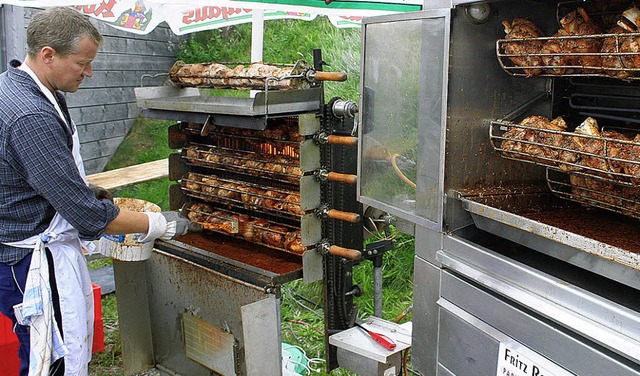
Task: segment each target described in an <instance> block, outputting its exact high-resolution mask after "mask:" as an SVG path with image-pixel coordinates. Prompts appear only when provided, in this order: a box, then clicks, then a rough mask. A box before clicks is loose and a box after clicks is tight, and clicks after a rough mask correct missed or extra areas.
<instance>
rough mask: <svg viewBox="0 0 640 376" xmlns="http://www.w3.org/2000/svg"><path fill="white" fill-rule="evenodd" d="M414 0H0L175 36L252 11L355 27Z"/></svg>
mask: <svg viewBox="0 0 640 376" xmlns="http://www.w3.org/2000/svg"><path fill="white" fill-rule="evenodd" d="M417 1H418V0H387V1H383V0H369V1H362V0H348V1H345V0H340V1H325V0H242V1H235V0H100V1H97V0H0V4H11V5H19V6H27V7H51V6H74V7H75V8H76V9H77V10H78V11H80V12H82V13H83V14H86V15H88V16H90V17H93V18H96V19H99V20H101V21H103V22H105V23H107V24H109V25H110V26H113V27H115V28H117V29H120V30H124V31H128V32H132V33H136V34H148V33H150V32H151V31H152V30H153V29H154V28H155V27H156V26H158V24H160V23H161V22H166V23H167V24H168V25H169V27H170V28H171V30H172V31H173V32H174V33H175V34H178V35H183V34H187V33H192V32H196V31H202V30H210V29H216V28H221V27H226V26H231V25H237V24H241V23H246V22H251V21H252V19H253V13H254V10H256V9H260V10H263V11H264V20H266V21H267V20H277V19H285V18H290V19H300V20H306V21H311V20H313V19H315V18H316V17H317V16H318V15H322V16H327V17H329V20H330V21H331V23H332V24H333V25H335V26H336V27H341V28H342V27H360V26H361V24H362V18H363V17H369V16H376V15H382V14H389V13H397V12H402V11H412V10H419V9H420V5H416V2H417Z"/></svg>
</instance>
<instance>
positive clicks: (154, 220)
mask: <svg viewBox="0 0 640 376" xmlns="http://www.w3.org/2000/svg"><path fill="white" fill-rule="evenodd" d="M144 214H146V215H147V217H148V218H149V231H148V232H147V235H145V237H144V238H142V239H140V241H142V242H148V241H152V240H155V239H158V238H161V237H163V235H164V234H165V233H166V232H167V227H168V226H167V220H166V219H165V218H164V216H163V215H162V214H160V213H153V212H144ZM174 233H175V223H174ZM164 240H167V239H164Z"/></svg>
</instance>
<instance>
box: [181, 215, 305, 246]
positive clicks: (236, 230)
mask: <svg viewBox="0 0 640 376" xmlns="http://www.w3.org/2000/svg"><path fill="white" fill-rule="evenodd" d="M187 217H188V218H189V219H190V220H191V221H193V222H197V223H201V224H202V225H203V227H204V229H205V230H210V231H217V232H225V233H227V234H231V235H234V236H236V237H241V238H244V239H245V240H247V241H249V242H252V243H259V244H264V245H268V246H271V247H275V248H280V249H283V250H286V251H289V252H293V253H296V254H302V253H304V251H306V247H304V246H303V245H302V235H301V233H300V230H296V229H291V228H287V227H285V226H280V225H275V224H272V223H270V222H269V221H267V220H265V219H262V218H251V217H249V216H248V215H244V214H235V213H230V212H226V211H222V210H216V209H215V208H213V207H212V206H211V205H209V204H205V203H193V204H191V205H190V206H189V207H188V214H187Z"/></svg>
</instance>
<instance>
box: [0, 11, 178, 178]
mask: <svg viewBox="0 0 640 376" xmlns="http://www.w3.org/2000/svg"><path fill="white" fill-rule="evenodd" d="M0 11H1V12H2V17H0V21H1V22H2V33H3V36H2V38H1V39H2V42H1V43H2V55H3V56H2V66H3V67H6V66H7V62H8V61H10V60H11V59H19V60H23V59H24V56H25V54H26V40H25V39H26V35H25V34H26V33H25V30H26V25H28V22H29V19H30V18H31V16H32V14H33V13H34V12H39V11H40V10H39V9H34V8H22V7H15V6H3V7H2V8H0ZM92 23H93V24H94V25H96V27H97V28H98V30H99V31H100V32H101V33H102V35H103V36H104V39H105V42H104V45H103V46H102V48H101V49H100V51H99V52H98V56H97V57H96V59H95V60H94V63H93V77H91V78H88V79H85V81H84V82H83V83H82V85H81V86H80V89H79V90H78V91H77V92H75V93H69V94H66V97H67V102H68V104H69V109H70V112H71V117H72V118H73V120H74V122H75V123H76V125H77V128H78V132H79V136H80V142H81V146H80V151H81V153H82V157H83V159H84V165H85V169H86V171H87V173H88V174H91V173H96V172H100V171H102V170H103V168H104V166H105V164H106V163H107V162H108V161H109V159H110V158H111V156H112V155H113V154H114V153H115V151H116V149H117V148H118V146H119V145H120V143H121V142H122V140H123V139H124V137H125V136H126V135H127V133H128V132H129V130H130V129H131V126H132V125H133V123H134V121H135V119H136V117H137V115H138V113H139V109H138V108H137V107H136V103H135V96H134V93H133V88H135V87H139V86H158V85H162V84H163V83H165V81H166V80H167V76H166V75H164V74H166V73H168V72H169V68H171V65H173V63H174V62H175V60H176V58H175V55H176V51H177V49H178V47H179V43H180V41H181V38H180V37H178V36H175V35H174V34H173V33H172V32H171V29H169V27H168V26H167V25H166V24H164V23H163V24H161V25H160V26H158V27H157V28H156V29H155V30H154V31H152V32H151V33H150V34H147V35H136V34H133V33H128V32H124V31H120V30H117V29H115V28H113V27H111V26H109V25H107V24H106V23H103V22H100V21H97V20H93V19H92ZM3 70H4V69H3ZM158 74H163V75H161V76H158V77H153V76H155V75H158Z"/></svg>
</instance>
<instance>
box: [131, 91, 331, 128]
mask: <svg viewBox="0 0 640 376" xmlns="http://www.w3.org/2000/svg"><path fill="white" fill-rule="evenodd" d="M135 95H136V101H137V105H138V107H140V108H142V109H143V110H152V111H153V110H156V111H168V112H171V113H173V115H174V116H182V117H183V118H184V117H185V116H186V115H185V114H200V115H201V117H202V116H204V119H206V117H207V116H208V115H215V114H221V115H229V116H243V117H265V116H281V115H287V114H297V113H304V112H312V111H316V110H318V109H319V108H320V104H321V99H322V89H321V88H311V89H304V90H284V91H275V90H274V91H259V92H257V93H256V95H255V97H253V98H239V97H229V96H211V95H207V94H206V93H203V92H201V91H200V90H199V89H197V88H178V87H175V86H156V87H141V88H136V89H135ZM181 114H182V115H181ZM170 120H183V119H182V118H172V119H170ZM186 120H189V119H186Z"/></svg>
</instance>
